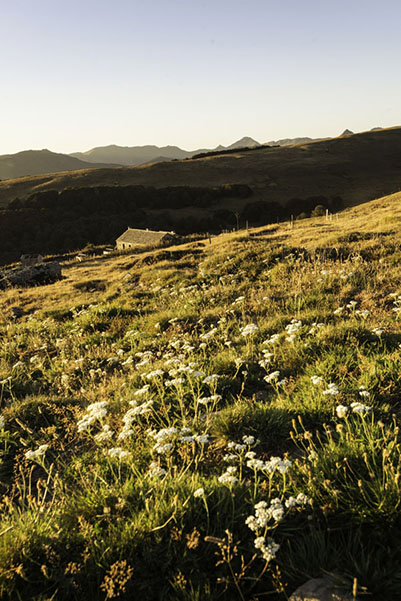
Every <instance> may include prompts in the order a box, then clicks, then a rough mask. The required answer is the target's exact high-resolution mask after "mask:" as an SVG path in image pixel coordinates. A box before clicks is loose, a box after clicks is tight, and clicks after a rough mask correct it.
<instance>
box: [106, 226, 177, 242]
mask: <svg viewBox="0 0 401 601" xmlns="http://www.w3.org/2000/svg"><path fill="white" fill-rule="evenodd" d="M175 236H176V234H175V232H154V231H152V230H136V229H133V228H131V227H129V228H128V229H127V230H126V231H125V232H124V233H123V234H121V236H120V237H119V238H117V240H116V242H126V243H129V244H158V243H159V242H162V241H163V240H171V239H173V238H175Z"/></svg>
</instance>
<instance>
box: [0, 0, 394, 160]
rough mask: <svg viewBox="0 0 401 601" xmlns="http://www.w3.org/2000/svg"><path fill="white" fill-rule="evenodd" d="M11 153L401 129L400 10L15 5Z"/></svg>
mask: <svg viewBox="0 0 401 601" xmlns="http://www.w3.org/2000/svg"><path fill="white" fill-rule="evenodd" d="M0 14H1V25H0V56H1V59H0V61H1V62H0V67H1V73H0V76H1V79H0V85H1V90H0V92H1V93H0V107H1V123H0V124H1V134H0V154H6V153H13V152H18V151H20V150H25V149H30V148H34V149H40V148H49V149H51V150H54V151H57V152H73V151H78V150H82V151H83V150H88V149H89V148H92V147H94V146H103V145H107V144H119V145H124V146H134V145H142V144H157V145H158V146H161V145H165V144H172V145H178V146H180V147H182V148H185V149H188V150H191V149H195V148H202V147H208V148H210V147H214V146H216V145H217V144H224V145H226V144H230V143H232V142H233V141H234V140H236V139H238V138H241V137H242V136H245V135H247V136H252V137H253V138H255V139H256V140H258V141H260V142H266V141H268V140H271V139H277V138H284V137H295V136H304V135H306V136H311V137H318V136H335V135H338V134H340V133H341V132H342V131H343V130H344V129H345V128H349V129H352V130H353V131H362V130H366V129H371V128H372V127H375V126H382V127H389V126H392V125H401V77H400V70H401V67H400V65H401V60H400V59H401V35H400V23H401V3H400V2H399V0H381V1H380V2H379V0H374V1H371V0H241V1H240V0H141V1H139V0H108V1H107V2H106V1H105V0H79V1H78V0H69V1H68V2H67V1H66V0H12V1H11V0H2V2H1V11H0Z"/></svg>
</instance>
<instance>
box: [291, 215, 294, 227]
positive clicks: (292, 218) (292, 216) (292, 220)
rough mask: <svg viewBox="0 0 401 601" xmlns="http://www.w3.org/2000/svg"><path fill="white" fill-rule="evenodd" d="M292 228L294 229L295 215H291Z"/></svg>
mask: <svg viewBox="0 0 401 601" xmlns="http://www.w3.org/2000/svg"><path fill="white" fill-rule="evenodd" d="M291 227H292V228H293V227H294V215H291Z"/></svg>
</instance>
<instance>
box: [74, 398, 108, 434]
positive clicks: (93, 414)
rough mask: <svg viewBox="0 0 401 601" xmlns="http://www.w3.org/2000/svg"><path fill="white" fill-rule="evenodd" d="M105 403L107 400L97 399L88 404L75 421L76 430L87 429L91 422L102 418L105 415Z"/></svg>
mask: <svg viewBox="0 0 401 601" xmlns="http://www.w3.org/2000/svg"><path fill="white" fill-rule="evenodd" d="M107 405H108V402H107V401H99V402H97V403H92V404H91V405H89V406H88V407H87V408H86V411H85V415H84V416H83V418H82V419H80V420H78V422H77V426H78V432H84V431H85V430H88V429H89V428H90V426H91V425H92V424H93V423H95V422H96V421H100V420H102V419H103V418H104V417H105V416H106V415H107Z"/></svg>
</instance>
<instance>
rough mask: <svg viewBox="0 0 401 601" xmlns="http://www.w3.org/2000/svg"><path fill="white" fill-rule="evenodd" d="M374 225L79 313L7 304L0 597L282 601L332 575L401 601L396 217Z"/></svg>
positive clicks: (231, 241)
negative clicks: (16, 314)
mask: <svg viewBox="0 0 401 601" xmlns="http://www.w3.org/2000/svg"><path fill="white" fill-rule="evenodd" d="M347 215H348V216H347ZM355 215H356V214H355V213H352V211H350V212H348V214H346V215H345V216H344V217H342V219H343V224H342V225H343V226H344V227H345V224H346V223H347V224H349V223H351V221H352V219H353V218H355ZM374 219H375V217H374V212H372V213H371V215H370V216H369V220H366V223H367V225H366V227H365V229H364V231H362V233H361V230H362V229H363V228H361V229H359V228H358V230H353V231H352V232H351V233H346V234H338V228H340V227H341V226H340V225H339V226H338V227H337V226H336V227H337V229H333V228H334V225H333V228H330V226H327V233H326V230H324V226H325V224H324V223H322V220H320V223H321V227H320V228H319V227H317V226H316V227H315V225H314V224H318V221H317V220H314V221H313V220H305V222H304V223H302V224H298V223H297V224H296V226H295V228H294V231H292V230H291V231H288V226H280V227H278V228H270V230H269V229H267V230H266V231H265V232H263V233H260V235H258V232H255V233H253V232H251V233H250V234H252V235H247V236H245V235H243V236H241V235H238V234H235V235H232V236H225V237H222V240H221V241H220V242H219V241H217V242H215V243H213V244H212V245H209V244H206V245H205V246H203V247H201V248H199V245H198V248H197V250H196V251H195V247H194V250H193V251H192V250H191V248H188V251H187V252H186V253H185V252H182V253H181V254H180V256H179V258H177V256H174V253H171V257H170V258H169V257H168V253H167V255H166V253H165V252H160V251H155V252H154V253H153V254H152V253H149V254H148V255H147V257H146V260H141V257H140V256H137V257H136V259H135V261H134V262H132V260H131V266H129V263H130V258H129V257H127V259H126V262H127V269H126V272H125V275H124V277H122V278H121V281H120V283H119V286H118V289H117V288H112V289H107V287H106V290H97V291H96V290H95V291H92V293H91V295H90V301H89V300H88V302H85V303H83V302H81V300H80V299H79V298H78V297H77V298H76V299H74V298H72V297H71V298H70V299H69V304H68V305H67V304H66V303H65V302H60V303H59V306H56V307H55V306H54V304H52V305H51V307H50V308H48V307H46V305H45V304H44V306H42V307H41V308H40V309H38V310H36V311H31V312H30V313H28V314H27V315H25V316H24V317H22V318H21V319H19V320H13V319H12V318H11V317H10V316H9V314H8V312H7V310H6V307H5V306H4V305H3V313H2V317H1V318H0V319H1V323H0V335H1V348H0V399H1V416H0V427H1V430H0V444H1V446H0V452H1V465H0V485H1V491H0V492H1V502H0V503H1V504H0V517H1V526H0V593H1V598H2V599H12V600H14V599H15V600H27V599H35V600H37V601H39V600H40V601H45V600H72V599H74V600H75V599H77V600H78V599H79V600H80V601H97V600H106V599H121V600H122V599H127V600H128V599H140V600H141V601H153V600H155V599H163V600H187V601H195V600H201V601H203V600H209V601H212V600H213V601H215V600H217V599H221V600H234V599H239V600H242V601H245V600H246V601H251V600H253V601H256V600H262V599H266V598H269V599H272V600H276V599H277V600H279V599H288V597H289V596H290V594H291V593H292V592H293V591H294V590H295V588H296V587H297V586H298V585H300V584H302V583H303V582H304V581H305V580H307V579H308V578H311V577H315V576H318V575H321V574H325V573H331V574H334V575H335V577H336V578H337V579H338V582H339V583H340V584H341V585H342V586H344V589H345V590H348V591H352V590H354V592H355V591H357V593H358V598H363V599H364V598H366V599H372V600H375V599H376V600H377V601H380V600H382V599H390V598H394V599H395V598H396V596H397V594H399V591H400V590H401V536H400V535H401V520H400V511H399V509H400V503H401V479H400V476H401V450H400V432H399V422H400V408H401V403H400V402H401V393H400V385H401V348H400V347H401V327H400V321H399V320H400V315H401V286H400V275H401V269H400V260H401V253H400V251H399V248H400V245H399V243H400V237H399V235H398V233H397V232H395V231H394V227H395V224H396V223H397V220H399V218H397V219H396V218H394V221H393V222H392V221H391V219H387V220H383V223H382V226H380V225H378V223H377V221H374ZM346 220H349V221H346ZM373 226H374V227H373ZM314 228H315V229H314ZM369 228H371V229H369ZM109 261H110V270H112V261H113V259H110V260H109ZM53 286H58V284H55V285H53ZM46 288H47V289H48V290H49V291H50V290H51V289H52V288H51V286H48V287H46ZM38 290H39V289H38ZM49 294H50V292H49ZM10 298H11V297H10ZM13 298H14V297H13ZM88 298H89V297H88ZM10 302H11V301H10Z"/></svg>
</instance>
